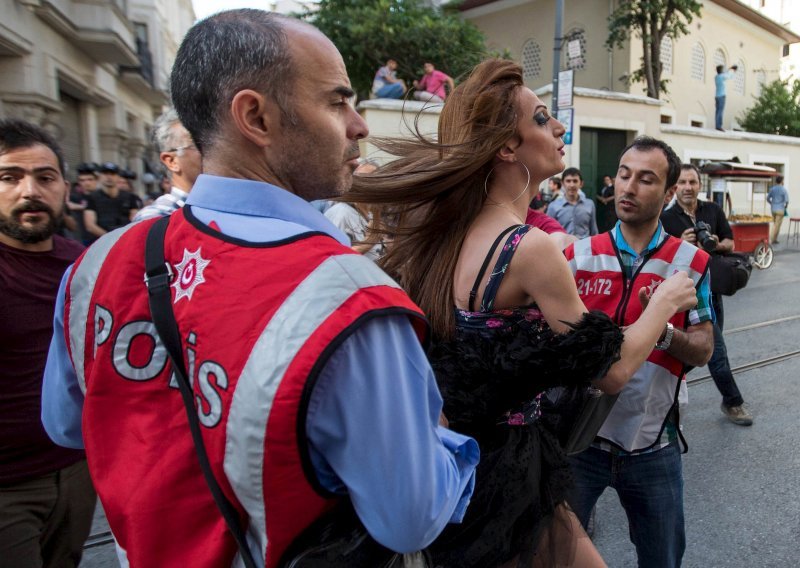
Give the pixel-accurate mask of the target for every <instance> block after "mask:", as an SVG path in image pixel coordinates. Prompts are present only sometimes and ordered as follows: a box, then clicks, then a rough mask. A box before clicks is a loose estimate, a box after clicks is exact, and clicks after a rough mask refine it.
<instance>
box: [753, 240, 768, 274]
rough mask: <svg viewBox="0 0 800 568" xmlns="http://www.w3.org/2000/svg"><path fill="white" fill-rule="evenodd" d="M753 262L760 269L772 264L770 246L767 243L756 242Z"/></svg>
mask: <svg viewBox="0 0 800 568" xmlns="http://www.w3.org/2000/svg"><path fill="white" fill-rule="evenodd" d="M753 264H755V265H756V267H757V268H760V269H762V270H763V269H765V268H769V267H770V266H771V265H772V247H771V246H769V244H768V243H764V242H761V243H758V246H757V247H756V250H754V251H753Z"/></svg>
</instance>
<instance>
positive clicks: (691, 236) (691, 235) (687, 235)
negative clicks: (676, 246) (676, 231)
mask: <svg viewBox="0 0 800 568" xmlns="http://www.w3.org/2000/svg"><path fill="white" fill-rule="evenodd" d="M681 238H682V239H683V240H684V241H686V242H687V243H691V244H693V245H695V246H696V245H697V233H695V231H694V227H689V228H688V229H686V230H685V231H684V232H682V233H681Z"/></svg>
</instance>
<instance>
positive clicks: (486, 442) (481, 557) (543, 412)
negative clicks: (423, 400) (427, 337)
mask: <svg viewBox="0 0 800 568" xmlns="http://www.w3.org/2000/svg"><path fill="white" fill-rule="evenodd" d="M529 229H530V227H529V226H528V225H521V226H518V227H510V228H509V229H507V230H506V231H505V232H504V233H503V234H501V235H500V236H499V237H498V240H497V241H496V243H495V246H494V247H492V251H490V253H489V255H488V257H487V262H486V263H484V267H483V268H482V269H481V273H480V275H479V276H478V280H477V281H476V285H475V287H474V288H473V293H472V294H471V298H474V295H475V291H476V290H477V288H478V283H479V282H480V281H481V279H482V278H483V273H484V272H485V269H486V266H487V265H488V262H489V259H491V257H492V253H493V251H494V248H495V247H496V246H497V245H498V244H499V243H500V241H501V240H502V237H503V236H504V235H505V234H507V233H508V231H510V234H509V236H508V238H507V239H506V241H505V243H504V245H503V250H502V251H501V254H500V257H499V259H498V261H497V263H496V265H495V267H494V270H493V271H492V272H491V274H490V276H489V281H488V284H487V287H486V291H485V293H484V296H483V299H482V301H481V307H480V311H477V312H475V311H465V310H456V313H455V317H456V334H455V337H454V338H453V339H452V340H450V341H438V342H436V341H435V342H434V344H433V345H432V347H431V351H430V360H431V364H432V366H433V369H434V371H435V372H436V377H437V381H438V383H439V388H440V390H441V393H442V397H443V398H444V413H445V415H446V416H447V418H448V420H449V421H450V427H451V428H452V429H453V430H455V431H457V432H461V433H464V434H467V435H470V436H472V437H474V438H475V439H476V440H477V441H478V443H479V445H480V449H481V461H480V464H479V466H478V469H477V472H476V486H475V492H474V494H473V496H472V500H471V502H470V505H469V508H468V509H467V513H466V517H465V518H464V522H463V523H461V524H451V525H448V527H447V528H446V529H445V531H444V532H443V533H442V534H441V535H440V536H439V538H438V539H437V540H436V541H435V542H434V543H433V545H431V547H430V549H429V550H430V552H431V554H432V556H433V558H434V561H435V562H434V565H435V566H437V567H438V566H442V567H447V568H450V567H459V568H469V567H475V568H491V567H494V566H501V565H503V564H506V563H508V562H510V561H513V560H515V559H518V561H519V564H518V565H519V566H531V563H532V561H533V559H534V556H535V555H536V554H537V551H536V547H537V544H538V543H539V542H540V540H541V539H542V538H543V537H544V536H545V534H546V533H545V531H547V530H548V529H549V528H550V526H551V524H552V522H553V520H554V519H555V518H556V517H557V515H554V513H555V511H556V507H557V506H558V505H560V504H563V503H564V502H565V499H566V497H567V494H568V491H569V489H570V486H571V482H572V478H571V474H570V469H569V465H568V463H567V460H566V456H565V454H564V451H563V450H562V449H561V445H560V442H559V438H561V439H562V441H563V439H564V436H565V435H566V434H568V432H569V423H570V418H571V417H573V416H574V414H573V415H571V414H570V413H574V412H577V409H575V408H568V409H565V408H558V407H555V408H554V407H552V406H548V403H547V402H548V400H550V399H549V397H547V396H546V391H547V390H548V389H550V388H552V387H567V388H575V389H579V388H585V387H586V386H587V385H588V384H589V381H590V380H593V379H596V378H599V377H602V376H604V375H605V374H606V373H607V371H608V368H609V367H610V366H611V365H612V364H613V363H614V362H615V361H616V360H618V359H619V351H620V347H621V345H622V332H621V330H620V329H619V327H618V326H616V325H615V324H614V323H613V322H612V321H611V320H610V318H609V317H608V316H606V315H605V314H602V313H594V312H593V313H589V314H586V315H585V316H584V317H583V318H582V319H581V321H580V322H578V323H577V324H576V325H573V326H572V330H571V331H569V332H568V333H565V334H556V333H554V332H553V331H552V330H551V329H550V328H549V326H548V325H547V323H546V322H545V320H544V318H543V317H542V313H541V312H540V311H539V310H538V309H537V307H536V306H535V305H532V306H527V307H519V308H514V309H506V310H493V309H492V307H493V301H494V297H495V295H496V293H497V290H498V288H499V286H500V282H501V281H502V278H503V275H504V274H505V271H506V269H507V268H508V265H509V264H510V262H511V258H512V256H513V254H514V251H515V250H516V248H517V245H518V244H519V242H520V240H521V239H522V237H523V236H524V235H525V234H526V233H527V232H528V230H529ZM470 309H472V305H470ZM539 560H540V561H541V560H542V559H541V558H540V559H539ZM547 564H548V565H550V564H552V565H556V564H559V563H558V562H555V561H553V562H552V563H551V562H547Z"/></svg>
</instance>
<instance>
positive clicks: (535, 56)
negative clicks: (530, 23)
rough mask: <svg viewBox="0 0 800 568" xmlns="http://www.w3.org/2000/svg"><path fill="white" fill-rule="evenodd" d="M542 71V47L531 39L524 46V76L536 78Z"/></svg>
mask: <svg viewBox="0 0 800 568" xmlns="http://www.w3.org/2000/svg"><path fill="white" fill-rule="evenodd" d="M541 72H542V48H541V47H539V44H538V43H536V42H535V41H534V40H532V39H529V40H528V41H526V42H525V45H523V46H522V76H523V78H524V79H526V80H527V79H534V78H536V77H538V76H539V75H540V74H541Z"/></svg>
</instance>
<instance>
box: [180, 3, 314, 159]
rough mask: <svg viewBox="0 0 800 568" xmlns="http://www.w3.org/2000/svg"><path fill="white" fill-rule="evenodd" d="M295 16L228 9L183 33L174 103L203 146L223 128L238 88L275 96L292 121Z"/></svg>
mask: <svg viewBox="0 0 800 568" xmlns="http://www.w3.org/2000/svg"><path fill="white" fill-rule="evenodd" d="M287 22H295V23H297V24H299V22H298V21H297V20H294V19H291V18H288V17H285V16H280V15H278V14H274V13H271V12H265V11H264V10H254V9H241V10H229V11H226V12H220V13H218V14H214V15H212V16H209V17H208V18H206V19H204V20H201V21H199V22H197V23H196V24H195V25H194V26H192V28H191V29H190V30H189V32H188V33H187V34H186V37H184V39H183V42H182V43H181V46H180V48H179V49H178V53H177V55H176V56H175V64H174V65H173V67H172V75H171V77H170V92H171V93H172V104H173V106H174V107H175V110H176V111H177V112H178V116H179V117H180V119H181V122H182V123H183V126H184V127H185V128H186V130H188V131H189V134H191V135H192V140H193V141H194V143H195V145H196V146H197V148H198V150H200V151H201V152H202V151H203V150H204V149H205V148H207V147H208V146H209V145H211V143H212V142H213V141H214V138H215V137H216V136H217V134H218V133H219V127H220V123H221V118H222V116H223V115H224V113H225V112H227V110H228V109H229V108H230V104H231V101H232V100H233V97H234V96H235V95H236V93H238V92H239V91H242V90H244V89H252V90H254V91H256V92H258V93H262V94H264V95H266V96H268V97H270V98H272V99H273V100H274V101H275V102H276V103H277V104H278V107H279V108H280V110H281V114H282V118H283V119H284V120H286V121H287V122H288V123H289V124H294V123H295V122H296V121H295V119H294V115H293V113H292V112H291V106H290V104H289V101H290V100H291V95H292V86H293V82H294V73H293V71H292V60H291V55H290V53H289V44H288V41H287V38H286V34H285V31H284V28H285V25H286V23H287Z"/></svg>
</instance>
